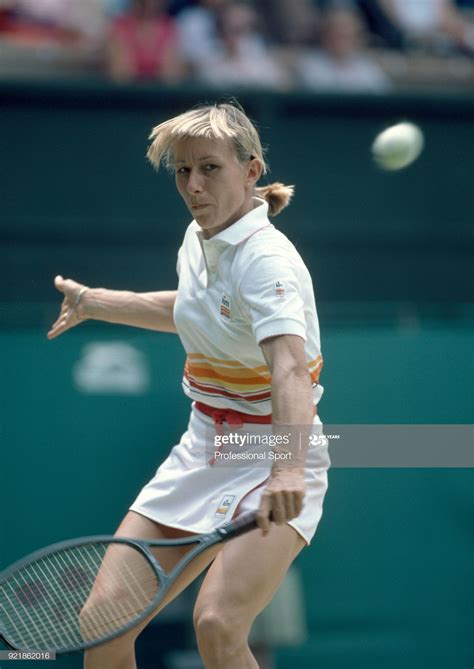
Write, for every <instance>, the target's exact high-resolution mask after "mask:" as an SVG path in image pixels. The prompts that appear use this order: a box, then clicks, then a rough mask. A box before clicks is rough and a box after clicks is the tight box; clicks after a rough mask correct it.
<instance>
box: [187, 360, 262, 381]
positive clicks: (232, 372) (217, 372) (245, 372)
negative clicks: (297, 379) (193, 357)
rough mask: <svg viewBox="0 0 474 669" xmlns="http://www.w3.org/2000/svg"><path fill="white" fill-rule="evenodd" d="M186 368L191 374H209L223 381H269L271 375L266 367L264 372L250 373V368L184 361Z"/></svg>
mask: <svg viewBox="0 0 474 669" xmlns="http://www.w3.org/2000/svg"><path fill="white" fill-rule="evenodd" d="M186 366H187V369H188V370H189V371H190V373H191V374H193V376H209V377H214V378H219V379H223V380H224V381H230V382H236V383H267V384H268V383H271V380H272V376H271V374H270V373H269V370H268V367H267V373H266V374H252V371H253V370H252V369H251V368H249V367H247V368H246V369H223V368H222V367H221V368H220V369H219V368H216V367H214V366H213V365H209V364H206V363H200V364H199V365H197V364H193V363H186Z"/></svg>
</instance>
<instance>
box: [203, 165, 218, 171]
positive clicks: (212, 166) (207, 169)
mask: <svg viewBox="0 0 474 669" xmlns="http://www.w3.org/2000/svg"><path fill="white" fill-rule="evenodd" d="M204 169H205V171H206V172H212V170H215V169H217V165H213V164H212V163H208V164H207V165H204Z"/></svg>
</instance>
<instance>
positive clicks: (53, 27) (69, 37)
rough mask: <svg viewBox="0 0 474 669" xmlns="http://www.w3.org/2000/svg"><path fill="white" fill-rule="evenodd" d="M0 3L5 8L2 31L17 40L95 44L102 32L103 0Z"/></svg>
mask: <svg viewBox="0 0 474 669" xmlns="http://www.w3.org/2000/svg"><path fill="white" fill-rule="evenodd" d="M1 6H2V7H3V8H4V9H5V8H6V9H8V10H9V24H8V29H7V30H5V31H4V32H8V33H9V34H10V36H11V37H16V38H17V39H18V40H22V39H23V40H32V41H34V40H37V41H41V40H44V41H48V40H49V41H58V42H68V41H69V42H81V41H82V42H90V43H93V44H95V45H98V44H99V43H100V42H101V41H102V39H103V36H104V30H105V26H106V12H105V5H104V0H81V1H80V2H77V1H75V0H1ZM4 27H5V26H4Z"/></svg>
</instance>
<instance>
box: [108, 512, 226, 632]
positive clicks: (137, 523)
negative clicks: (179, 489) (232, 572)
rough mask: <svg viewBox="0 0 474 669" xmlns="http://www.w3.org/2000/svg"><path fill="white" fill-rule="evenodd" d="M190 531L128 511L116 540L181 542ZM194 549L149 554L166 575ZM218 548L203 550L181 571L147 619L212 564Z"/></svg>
mask: <svg viewBox="0 0 474 669" xmlns="http://www.w3.org/2000/svg"><path fill="white" fill-rule="evenodd" d="M192 535H193V532H186V531H185V530H180V529H177V528H174V527H169V526H167V525H162V524H161V523H156V522H155V521H153V520H150V519H149V518H146V517H145V516H142V515H140V514H139V513H136V512H135V511H129V512H128V513H127V515H126V516H125V518H124V519H123V521H122V522H121V524H120V525H119V527H118V529H117V531H116V532H115V536H116V537H129V538H139V539H153V540H157V539H180V538H184V537H189V536H192ZM194 547H195V544H191V545H190V546H172V547H170V548H152V549H151V552H152V553H153V554H154V555H155V557H156V558H157V560H158V562H159V563H160V565H161V566H162V567H163V569H164V570H165V572H167V573H168V572H170V571H171V569H173V567H174V566H175V565H176V564H177V563H178V562H179V561H180V560H181V558H183V557H184V556H185V555H186V553H187V552H188V551H189V550H191V549H192V548H194ZM221 548H222V546H221V545H219V544H218V545H216V546H211V548H209V550H207V551H204V552H203V553H201V554H200V555H198V556H197V557H196V558H195V559H194V560H193V561H192V562H191V564H189V565H188V567H187V568H186V569H185V570H184V571H183V573H182V574H181V575H180V576H179V577H178V579H177V580H176V581H175V582H174V583H173V585H172V586H171V588H170V591H169V592H168V594H167V596H166V597H165V599H164V600H163V601H162V602H161V604H160V605H159V607H158V608H157V609H156V611H155V612H154V613H153V614H152V615H151V616H150V618H149V619H148V620H150V619H151V618H153V617H154V616H155V615H156V614H157V613H158V611H161V609H162V608H163V607H164V606H165V605H166V604H168V603H169V602H170V601H171V600H172V599H174V598H175V597H176V596H177V595H179V594H180V592H182V590H184V588H186V586H187V585H189V583H191V582H192V581H193V580H194V579H195V578H197V576H199V574H200V573H201V572H202V571H203V570H204V569H205V568H206V567H207V566H208V565H209V564H210V563H211V562H212V560H213V559H214V558H215V556H216V555H217V553H218V552H219V551H220V550H221Z"/></svg>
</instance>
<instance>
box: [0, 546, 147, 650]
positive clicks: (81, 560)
mask: <svg viewBox="0 0 474 669" xmlns="http://www.w3.org/2000/svg"><path fill="white" fill-rule="evenodd" d="M159 587H160V585H159V582H158V579H157V576H156V574H155V571H154V569H153V568H152V566H151V565H150V564H149V562H148V560H147V559H146V558H145V557H144V556H143V555H142V554H141V553H140V552H139V551H138V550H137V549H135V548H134V547H133V546H130V545H127V544H113V543H112V544H107V543H103V544H99V543H96V544H89V545H84V546H75V547H72V548H69V549H65V550H62V551H58V552H57V553H53V554H51V555H48V556H45V557H43V558H40V559H38V560H36V561H34V562H32V563H30V564H28V565H26V566H25V567H23V568H22V569H20V570H18V571H17V572H15V573H14V574H13V575H12V576H11V577H10V578H9V579H7V580H6V581H4V582H3V583H1V584H0V610H1V611H2V617H3V618H4V619H5V630H4V633H5V636H6V637H7V638H8V639H9V640H10V641H11V642H12V643H13V644H14V645H15V646H17V647H19V648H27V649H29V650H36V649H39V650H45V649H48V648H56V649H60V648H67V647H72V646H77V645H80V644H82V643H83V642H84V641H98V640H100V639H102V638H103V637H104V636H109V635H110V634H113V633H114V632H118V631H120V630H121V629H123V628H125V627H126V626H127V625H128V624H129V623H130V622H131V621H133V620H134V618H136V617H138V616H139V615H141V614H142V612H143V610H144V609H145V608H146V607H147V606H148V605H149V603H150V602H151V601H152V600H153V599H154V598H155V597H156V595H157V593H158V590H159Z"/></svg>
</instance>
